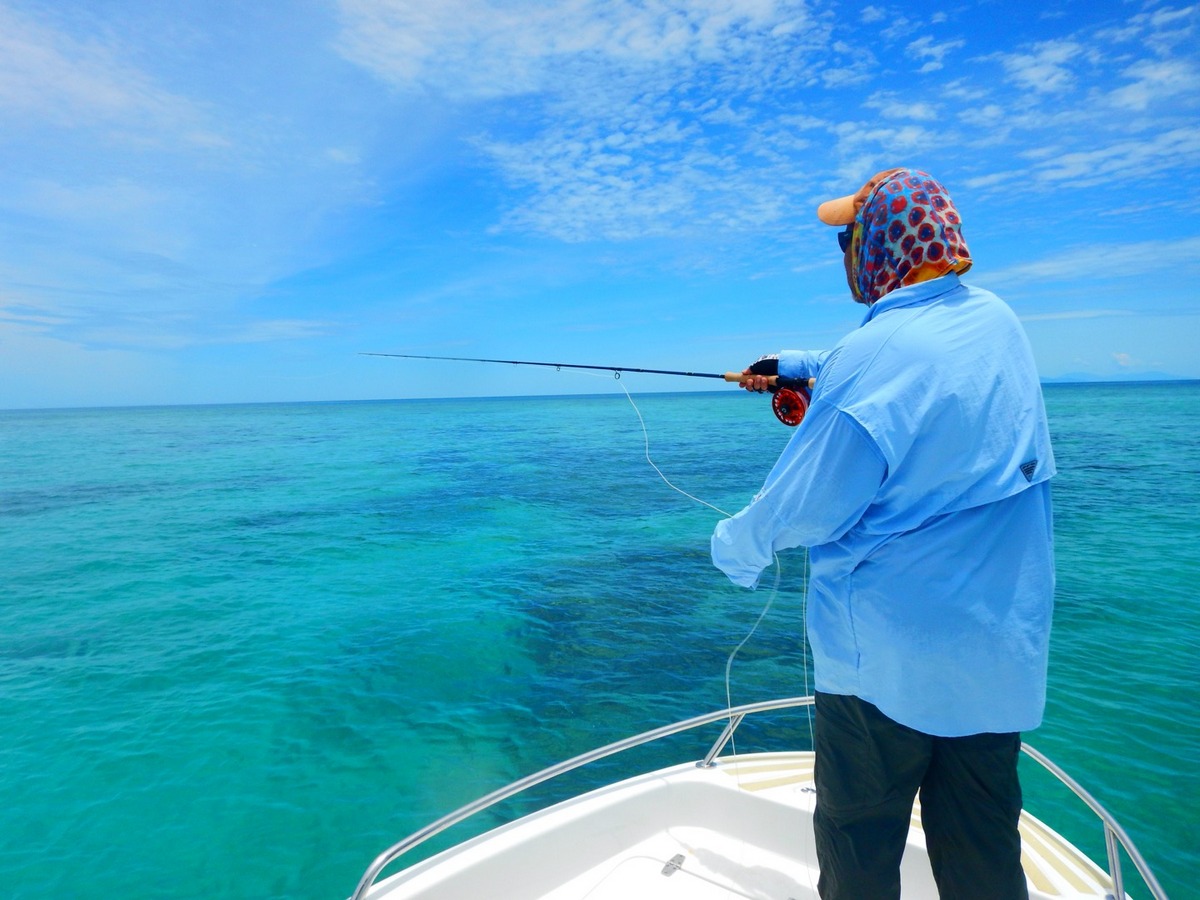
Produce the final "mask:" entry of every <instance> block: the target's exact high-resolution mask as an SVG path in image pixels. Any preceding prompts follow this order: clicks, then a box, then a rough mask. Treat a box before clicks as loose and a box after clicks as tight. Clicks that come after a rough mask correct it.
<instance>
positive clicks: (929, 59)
mask: <svg viewBox="0 0 1200 900" xmlns="http://www.w3.org/2000/svg"><path fill="white" fill-rule="evenodd" d="M965 44H966V41H962V40H954V41H942V42H941V43H934V40H933V38H932V37H930V36H929V35H925V36H923V37H919V38H917V39H916V40H915V41H913V42H912V43H910V44H909V45H908V46H907V47H905V48H904V52H905V53H907V54H908V55H909V56H911V57H913V58H915V59H918V60H920V59H923V60H926V62H925V64H924V65H923V66H921V68H920V69H919V70H918V71H919V72H922V73H925V72H936V71H938V70H939V69H941V68H943V67H944V66H945V60H946V54H947V53H949V52H950V51H951V50H957V49H958V48H959V47H962V46H964V45H965Z"/></svg>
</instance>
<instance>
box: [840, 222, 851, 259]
mask: <svg viewBox="0 0 1200 900" xmlns="http://www.w3.org/2000/svg"><path fill="white" fill-rule="evenodd" d="M852 240H854V223H853V222H851V223H850V224H849V225H847V226H846V229H845V231H839V232H838V246H839V247H840V248H841V249H842V252H843V253H845V252H846V250H847V249H848V248H849V246H850V242H851V241H852Z"/></svg>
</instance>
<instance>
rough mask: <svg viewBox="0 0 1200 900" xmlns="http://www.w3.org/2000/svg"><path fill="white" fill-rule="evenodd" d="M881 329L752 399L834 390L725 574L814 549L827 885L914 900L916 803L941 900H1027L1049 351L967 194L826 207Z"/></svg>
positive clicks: (923, 190)
mask: <svg viewBox="0 0 1200 900" xmlns="http://www.w3.org/2000/svg"><path fill="white" fill-rule="evenodd" d="M818 217H819V218H820V220H821V221H822V222H824V223H826V224H828V225H835V226H843V229H842V230H841V231H840V232H839V233H838V239H839V243H840V245H841V248H842V251H843V254H844V260H845V268H846V278H847V282H848V284H849V287H850V290H851V292H852V294H853V296H854V299H855V300H856V301H858V302H860V303H863V304H865V305H866V306H867V311H866V315H865V317H864V319H863V322H862V324H861V326H860V327H859V328H858V329H856V330H855V331H853V332H851V333H850V334H849V335H847V336H846V337H845V338H843V339H842V340H841V341H840V342H839V343H838V344H837V345H836V346H834V347H833V348H832V349H831V350H828V351H819V352H815V351H783V352H780V353H778V354H776V355H773V356H768V357H764V358H762V359H760V360H758V361H757V362H756V363H754V364H752V365H751V366H750V367H748V368H747V369H746V370H745V372H744V373H743V374H744V375H745V376H746V380H745V384H744V386H745V387H746V388H748V389H751V390H762V389H763V388H765V387H766V386H767V385H768V383H769V382H770V379H771V378H772V376H775V375H782V376H785V377H790V378H804V379H807V378H815V383H814V384H813V388H812V397H811V403H810V406H809V409H808V412H807V414H806V416H805V418H804V420H803V421H802V422H801V423H800V425H799V426H798V427H797V429H796V432H795V433H794V435H793V436H792V438H791V440H790V441H789V443H788V444H787V446H786V448H785V449H784V451H783V453H782V454H781V456H780V457H779V459H778V461H777V462H776V463H775V465H774V467H773V468H772V470H771V471H770V473H769V475H768V476H767V478H766V482H765V483H764V485H763V487H762V489H761V490H760V491H759V492H758V493H757V495H756V496H755V497H754V498H753V500H752V502H751V503H750V505H749V506H747V507H746V508H745V509H743V510H742V511H741V512H739V513H738V514H737V515H735V516H733V517H732V518H728V519H725V520H723V521H721V522H719V523H718V525H717V527H716V530H715V532H714V534H713V536H712V559H713V562H714V563H715V565H716V566H717V567H718V568H719V569H721V570H722V571H723V572H725V574H726V575H728V577H729V578H730V579H731V580H732V581H733V582H734V583H735V584H738V585H741V586H744V587H749V588H753V587H755V586H756V584H757V582H758V578H759V576H760V574H761V573H762V571H763V570H764V569H765V568H766V567H768V566H770V565H771V564H772V561H773V560H774V557H775V554H776V553H777V552H778V551H781V550H784V549H787V548H791V547H799V546H804V547H808V548H809V566H810V571H809V590H808V595H809V599H808V610H807V613H806V620H807V630H808V636H809V641H810V643H811V646H812V655H813V665H814V670H815V687H816V690H815V692H814V693H815V714H814V749H815V751H816V773H815V779H816V812H815V814H814V829H815V832H816V844H817V861H818V864H819V867H820V877H819V882H818V891H819V893H820V895H821V897H822V898H824V900H847V898H853V900H886V898H898V897H899V896H900V859H901V856H902V854H903V850H904V846H905V841H906V838H907V834H908V830H909V823H910V816H911V812H912V807H913V800H914V798H915V797H916V796H917V795H918V793H919V796H920V799H921V819H922V827H923V829H924V832H925V837H926V843H927V847H928V850H929V860H930V864H931V866H932V869H933V875H934V879H935V881H936V883H937V886H938V891H939V895H940V897H941V898H943V900H957V898H971V900H993V898H994V900H1012V898H1026V897H1027V896H1028V892H1027V887H1026V882H1025V877H1024V873H1023V871H1022V869H1021V862H1020V854H1021V846H1020V837H1019V834H1018V832H1017V818H1018V815H1019V813H1020V810H1021V788H1020V783H1019V781H1018V778H1017V756H1018V752H1019V749H1020V732H1022V731H1025V730H1029V729H1032V728H1036V727H1037V726H1038V725H1039V724H1040V722H1041V718H1042V713H1043V709H1044V706H1045V692H1046V663H1047V650H1048V644H1049V635H1050V622H1051V610H1052V606H1053V595H1054V560H1053V537H1052V520H1051V498H1050V478H1051V476H1053V475H1054V472H1055V468H1054V457H1053V454H1052V452H1051V446H1050V435H1049V430H1048V427H1047V423H1046V414H1045V407H1044V403H1043V399H1042V392H1041V386H1040V383H1039V381H1038V376H1037V371H1036V368H1035V365H1034V360H1033V355H1032V351H1031V349H1030V346H1029V342H1028V340H1027V338H1026V336H1025V334H1024V332H1023V330H1022V328H1021V326H1020V323H1019V322H1018V321H1017V318H1016V316H1015V315H1014V314H1013V312H1012V310H1011V309H1010V308H1009V307H1008V306H1007V305H1006V304H1005V303H1004V302H1003V301H1001V300H1000V299H999V298H998V297H996V296H995V295H994V294H992V293H989V292H988V291H985V290H981V289H979V288H976V287H971V286H969V285H966V284H964V283H963V282H962V281H960V279H959V276H960V274H962V273H964V272H966V271H967V269H968V268H969V267H970V265H971V256H970V251H969V250H968V247H967V243H966V240H965V239H964V237H963V234H962V221H961V219H960V216H959V213H958V210H957V209H956V207H955V205H954V203H953V201H952V199H951V197H950V194H949V193H948V192H947V191H946V189H945V187H944V186H943V185H942V184H940V183H939V182H938V181H936V180H935V179H933V178H932V177H931V176H930V175H928V174H927V173H925V172H922V171H919V170H916V169H910V168H894V169H889V170H886V171H883V172H880V173H878V174H876V175H875V176H873V177H872V178H871V179H869V180H868V181H867V182H866V183H865V184H864V185H863V186H862V188H860V189H859V190H858V191H857V192H855V193H854V194H852V195H849V196H846V197H841V198H839V199H837V200H832V201H829V202H827V203H823V204H822V205H821V206H820V207H819V209H818Z"/></svg>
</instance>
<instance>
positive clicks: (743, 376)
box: [359, 351, 815, 426]
mask: <svg viewBox="0 0 1200 900" xmlns="http://www.w3.org/2000/svg"><path fill="white" fill-rule="evenodd" d="M359 355H360V356H387V357H391V358H393V359H436V360H440V361H443V362H477V363H498V364H504V365H511V366H544V367H547V368H552V369H594V370H600V371H604V372H612V373H613V374H614V375H615V376H616V377H617V378H618V379H619V378H620V377H621V373H622V372H637V373H640V374H645V375H680V376H683V377H685V378H720V379H722V380H723V381H727V382H729V383H730V384H738V385H741V386H742V387H743V388H745V389H746V390H748V391H754V392H756V393H762V392H763V391H769V392H770V393H771V394H772V395H773V396H772V398H771V409H772V411H773V412H774V413H775V418H777V419H779V421H780V422H782V423H783V424H784V425H791V426H796V425H799V424H800V422H801V420H803V419H804V414H805V413H806V412H807V411H808V400H809V396H810V392H811V391H812V388H813V383H814V381H815V379H813V378H808V379H799V378H785V377H783V376H781V375H780V374H779V361H778V359H777V358H776V357H771V356H764V357H762V358H760V359H759V360H758V361H756V362H755V363H753V364H751V365H750V366H749V367H747V368H746V369H744V370H743V371H741V372H725V373H722V374H718V373H716V372H682V371H678V370H675V369H639V368H634V367H632V366H585V365H580V364H579V363H555V362H532V361H530V360H526V359H483V358H480V357H475V356H424V355H420V354H415V353H368V352H365V351H364V352H362V353H360V354H359Z"/></svg>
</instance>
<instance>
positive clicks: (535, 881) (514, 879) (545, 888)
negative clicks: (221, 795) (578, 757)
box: [367, 752, 1112, 900]
mask: <svg viewBox="0 0 1200 900" xmlns="http://www.w3.org/2000/svg"><path fill="white" fill-rule="evenodd" d="M814 799H815V789H814V787H813V754H812V753H810V752H794V753H762V754H751V755H746V756H737V757H727V758H723V759H721V760H719V762H718V765H715V766H712V767H709V768H701V767H698V766H696V765H695V764H694V763H686V764H684V765H681V766H676V767H673V768H669V769H663V770H660V771H658V772H654V773H651V774H648V775H643V776H639V777H637V778H632V779H629V780H628V781H624V782H620V783H618V784H615V785H611V786H608V787H605V788H601V789H600V790H597V791H593V792H591V793H589V794H584V795H582V796H580V797H576V798H573V799H571V800H568V801H565V802H563V803H560V804H558V805H556V806H553V807H551V808H549V809H547V810H543V811H542V812H539V813H535V814H533V815H531V816H527V817H525V818H523V819H521V820H519V821H517V822H513V823H511V824H509V825H505V826H503V827H501V828H498V829H496V830H494V831H491V832H489V833H487V834H485V835H481V836H480V837H478V838H475V839H472V840H469V841H466V842H464V843H462V844H460V845H458V846H456V847H453V848H451V849H450V850H447V851H445V852H444V853H441V854H439V855H438V856H435V857H433V858H431V859H429V860H426V861H424V862H421V863H418V864H416V865H414V866H412V867H411V868H409V869H406V870H404V871H402V872H399V873H397V874H396V875H393V876H391V877H390V878H387V879H384V880H382V881H380V882H379V883H378V884H376V885H375V886H374V887H373V888H372V889H371V890H370V892H369V894H368V895H367V896H368V897H370V898H372V900H385V898H386V900H410V898H426V900H433V898H442V900H466V898H474V897H487V898H489V900H506V898H514V900H515V898H522V900H585V898H586V900H643V898H645V900H650V898H654V900H732V898H753V900H767V898H770V900H815V898H816V897H817V891H816V884H817V864H816V852H815V849H814V845H813V835H812V811H813V804H814ZM1021 837H1022V848H1023V855H1022V862H1023V864H1024V867H1025V873H1026V877H1027V880H1028V882H1029V890H1030V897H1031V898H1033V900H1059V898H1066V900H1079V898H1104V897H1105V896H1107V895H1109V894H1111V892H1112V885H1111V881H1110V879H1109V877H1108V875H1107V874H1106V873H1105V872H1104V871H1102V870H1101V869H1100V868H1099V867H1098V866H1096V865H1095V864H1094V863H1093V862H1092V861H1091V860H1089V859H1087V858H1086V857H1085V856H1083V855H1082V854H1081V853H1080V852H1079V851H1078V850H1076V849H1075V848H1074V847H1073V846H1072V845H1071V844H1070V843H1069V842H1068V841H1066V840H1065V839H1063V838H1062V837H1060V836H1059V835H1058V834H1056V833H1055V832H1054V831H1052V830H1051V829H1049V828H1048V827H1046V826H1045V825H1044V824H1042V823H1041V822H1039V821H1038V820H1037V819H1034V818H1033V817H1032V816H1028V815H1024V814H1023V815H1022V821H1021ZM901 880H902V884H903V896H904V898H905V900H924V898H930V900H936V898H937V889H936V887H935V885H934V882H933V875H932V873H931V871H930V868H929V862H928V858H927V856H926V853H925V838H924V833H923V831H922V830H921V821H920V809H919V807H918V808H917V809H915V810H914V813H913V821H912V828H911V829H910V832H909V841H908V848H907V850H906V851H905V856H904V861H903V864H902V866H901Z"/></svg>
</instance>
